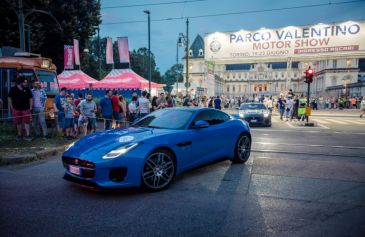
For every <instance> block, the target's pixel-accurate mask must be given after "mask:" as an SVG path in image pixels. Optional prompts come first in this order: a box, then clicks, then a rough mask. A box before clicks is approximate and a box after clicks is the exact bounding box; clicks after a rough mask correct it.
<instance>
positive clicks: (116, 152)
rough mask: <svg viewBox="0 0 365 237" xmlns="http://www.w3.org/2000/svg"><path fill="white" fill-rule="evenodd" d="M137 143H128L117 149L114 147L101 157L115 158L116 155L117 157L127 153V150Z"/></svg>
mask: <svg viewBox="0 0 365 237" xmlns="http://www.w3.org/2000/svg"><path fill="white" fill-rule="evenodd" d="M137 145H138V143H132V144H128V145H125V146H122V147H119V148H117V149H114V150H112V151H110V152H108V153H107V154H105V155H104V156H103V157H102V158H103V159H114V158H117V157H119V156H121V155H123V154H125V153H127V152H128V151H130V150H132V149H133V148H134V147H136V146H137Z"/></svg>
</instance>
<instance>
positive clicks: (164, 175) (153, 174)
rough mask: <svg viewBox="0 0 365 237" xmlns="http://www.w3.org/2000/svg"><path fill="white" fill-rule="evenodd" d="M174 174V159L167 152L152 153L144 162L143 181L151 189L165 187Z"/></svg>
mask: <svg viewBox="0 0 365 237" xmlns="http://www.w3.org/2000/svg"><path fill="white" fill-rule="evenodd" d="M174 175H175V164H174V160H173V158H172V156H171V155H170V154H168V153H165V152H155V153H152V154H151V155H150V156H149V157H148V158H147V159H146V161H145V163H144V167H143V173H142V178H143V183H144V185H145V186H146V187H147V188H149V189H151V190H162V189H163V188H165V187H167V186H168V185H169V184H170V183H171V181H172V180H173V178H174Z"/></svg>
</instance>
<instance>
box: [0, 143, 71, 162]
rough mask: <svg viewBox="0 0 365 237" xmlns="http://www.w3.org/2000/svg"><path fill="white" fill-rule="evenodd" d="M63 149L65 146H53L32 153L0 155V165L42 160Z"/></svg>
mask: <svg viewBox="0 0 365 237" xmlns="http://www.w3.org/2000/svg"><path fill="white" fill-rule="evenodd" d="M64 150H65V146H60V147H54V148H49V149H45V150H42V151H38V152H35V153H34V154H23V155H15V156H12V155H10V156H6V157H0V166H5V165H14V164H23V163H29V162H32V161H36V160H44V159H46V158H47V157H49V156H55V155H57V154H59V153H62V152H63V151H64Z"/></svg>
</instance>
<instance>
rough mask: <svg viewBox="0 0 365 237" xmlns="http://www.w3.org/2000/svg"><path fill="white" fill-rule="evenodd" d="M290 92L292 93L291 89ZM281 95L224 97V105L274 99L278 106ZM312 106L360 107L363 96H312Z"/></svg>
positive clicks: (275, 104) (228, 106) (317, 107)
mask: <svg viewBox="0 0 365 237" xmlns="http://www.w3.org/2000/svg"><path fill="white" fill-rule="evenodd" d="M288 94H292V92H291V91H289V92H288ZM281 95H283V96H285V93H281ZM279 98H280V96H278V97H276V96H249V97H246V96H242V97H233V98H226V99H224V105H225V107H226V108H235V107H239V106H240V105H241V104H242V103H248V102H256V103H264V102H266V101H268V100H272V103H273V104H274V106H273V107H277V103H278V100H279ZM309 101H310V106H311V108H312V109H313V110H322V109H360V108H361V101H362V97H361V96H359V97H350V96H349V97H345V96H342V97H339V98H336V97H334V96H331V97H323V96H319V97H311V98H310V100H309Z"/></svg>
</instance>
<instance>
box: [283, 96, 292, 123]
mask: <svg viewBox="0 0 365 237" xmlns="http://www.w3.org/2000/svg"><path fill="white" fill-rule="evenodd" d="M293 107H294V100H293V97H292V96H289V97H288V101H287V103H286V109H285V111H286V113H285V116H286V121H288V120H289V118H290V121H291V118H292V116H291V115H292V114H293Z"/></svg>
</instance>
